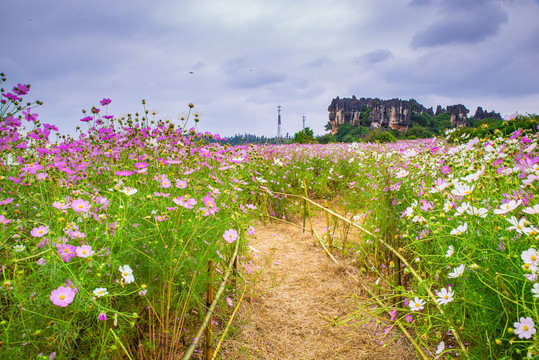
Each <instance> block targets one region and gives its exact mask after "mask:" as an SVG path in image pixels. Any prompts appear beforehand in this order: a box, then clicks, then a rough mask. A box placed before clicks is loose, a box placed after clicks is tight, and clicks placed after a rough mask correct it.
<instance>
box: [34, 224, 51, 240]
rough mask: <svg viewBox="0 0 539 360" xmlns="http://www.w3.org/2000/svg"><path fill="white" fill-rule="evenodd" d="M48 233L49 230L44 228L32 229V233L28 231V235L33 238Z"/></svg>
mask: <svg viewBox="0 0 539 360" xmlns="http://www.w3.org/2000/svg"><path fill="white" fill-rule="evenodd" d="M48 233H49V228H48V227H46V226H43V225H42V226H40V227H37V228H33V229H32V231H30V235H32V236H33V237H42V236H45V235H47V234H48Z"/></svg>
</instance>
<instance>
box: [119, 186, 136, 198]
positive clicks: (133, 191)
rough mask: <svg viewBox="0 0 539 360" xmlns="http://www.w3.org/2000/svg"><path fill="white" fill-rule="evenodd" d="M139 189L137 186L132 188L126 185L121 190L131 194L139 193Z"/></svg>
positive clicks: (128, 194)
mask: <svg viewBox="0 0 539 360" xmlns="http://www.w3.org/2000/svg"><path fill="white" fill-rule="evenodd" d="M137 191H138V190H137V189H135V188H132V187H124V188H123V189H122V190H121V192H123V193H124V194H125V195H127V196H131V195H133V194H136V193H137Z"/></svg>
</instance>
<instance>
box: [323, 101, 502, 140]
mask: <svg viewBox="0 0 539 360" xmlns="http://www.w3.org/2000/svg"><path fill="white" fill-rule="evenodd" d="M328 111H329V122H330V123H331V127H332V131H331V133H332V134H334V133H335V132H337V129H338V128H339V125H341V124H344V123H349V124H351V125H353V126H360V125H361V126H366V127H376V128H383V129H386V130H388V129H397V130H400V131H407V130H408V127H409V126H410V125H411V118H412V114H423V113H427V114H429V115H430V116H436V115H440V114H444V113H447V114H449V119H450V121H451V125H452V126H453V127H457V126H470V122H469V119H468V113H469V112H470V110H468V109H467V108H466V106H464V105H462V104H458V105H451V106H448V107H447V108H443V107H442V106H440V105H438V106H437V107H436V112H434V111H433V108H432V107H431V108H429V109H427V108H425V107H424V106H423V105H421V104H420V103H418V102H417V101H416V100H414V99H410V100H400V99H391V100H380V99H378V98H374V99H371V98H361V99H358V98H356V97H355V96H352V97H351V98H342V99H341V98H339V97H337V98H335V99H333V100H332V101H331V104H330V105H329V107H328ZM484 118H494V119H501V116H500V114H499V113H496V112H494V111H491V112H485V111H483V108H481V107H478V108H477V110H476V112H475V115H474V117H473V119H475V120H480V119H484Z"/></svg>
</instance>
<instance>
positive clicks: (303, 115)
mask: <svg viewBox="0 0 539 360" xmlns="http://www.w3.org/2000/svg"><path fill="white" fill-rule="evenodd" d="M303 131H305V115H303Z"/></svg>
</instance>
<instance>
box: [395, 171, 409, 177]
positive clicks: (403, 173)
mask: <svg viewBox="0 0 539 360" xmlns="http://www.w3.org/2000/svg"><path fill="white" fill-rule="evenodd" d="M408 174H409V172H408V171H406V170H404V169H402V170H401V171H399V172H398V173H396V174H395V177H396V178H397V179H400V178H403V177H406V176H408Z"/></svg>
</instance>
